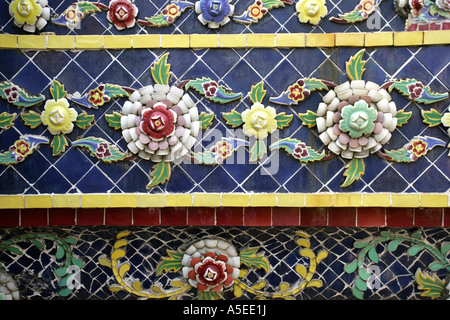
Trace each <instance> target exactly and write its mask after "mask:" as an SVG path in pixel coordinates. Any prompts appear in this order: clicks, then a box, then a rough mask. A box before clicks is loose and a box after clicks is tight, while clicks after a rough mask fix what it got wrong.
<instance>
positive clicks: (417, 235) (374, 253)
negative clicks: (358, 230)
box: [344, 231, 450, 299]
mask: <svg viewBox="0 0 450 320" xmlns="http://www.w3.org/2000/svg"><path fill="white" fill-rule="evenodd" d="M384 242H388V245H387V249H388V250H389V251H390V252H395V251H396V250H397V249H398V248H399V246H400V245H401V244H402V243H403V244H404V243H411V246H410V247H409V248H408V250H407V254H408V256H415V255H417V254H418V253H419V252H421V251H423V250H426V251H428V252H429V253H430V254H431V255H433V256H434V257H435V259H436V260H435V261H434V262H431V263H430V264H429V265H428V268H429V269H430V270H431V271H433V272H436V271H439V270H446V271H447V273H449V272H450V263H449V261H448V260H447V259H446V255H447V254H448V252H449V250H450V244H449V243H445V242H444V243H443V244H442V246H441V248H440V250H439V249H438V248H436V247H435V246H433V245H431V244H430V243H429V242H428V241H426V240H425V239H423V238H422V234H421V232H420V231H416V232H414V233H412V234H411V235H404V234H396V233H391V232H389V231H382V232H381V233H380V236H379V237H376V238H370V239H367V240H363V241H355V243H354V244H353V246H354V247H355V248H357V249H361V252H360V254H358V257H357V258H356V259H355V260H353V261H352V262H350V263H348V264H347V265H346V266H345V268H344V270H345V272H346V273H349V274H351V273H355V274H356V278H355V281H354V287H353V290H352V293H353V295H354V296H355V297H356V298H358V299H364V292H365V291H367V289H368V288H369V287H370V286H369V284H370V282H371V281H372V280H373V279H372V276H371V272H369V271H367V270H368V268H367V267H366V265H367V264H366V261H368V262H369V263H378V262H379V260H380V258H379V250H377V247H378V245H380V244H382V243H384ZM415 276H416V282H417V284H418V288H419V290H422V291H424V292H423V293H422V294H421V295H422V296H424V297H430V298H432V299H436V298H439V297H441V296H442V294H443V293H444V289H445V287H446V283H445V281H443V280H441V279H439V278H438V277H437V276H436V275H433V276H430V275H429V274H428V273H426V272H422V270H421V269H420V268H419V269H417V271H416V275H415ZM447 279H448V278H447ZM447 281H448V280H447ZM448 286H449V284H448V283H447V289H448Z"/></svg>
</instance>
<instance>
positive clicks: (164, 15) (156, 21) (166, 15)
mask: <svg viewBox="0 0 450 320" xmlns="http://www.w3.org/2000/svg"><path fill="white" fill-rule="evenodd" d="M192 8H194V4H193V3H192V2H189V1H171V2H170V4H168V5H167V6H166V7H165V8H164V9H162V10H161V12H160V13H158V14H156V15H154V16H152V17H150V18H145V19H139V20H138V21H137V23H138V24H139V25H142V26H146V27H157V28H160V27H167V26H170V25H172V24H173V23H174V22H175V21H176V20H177V18H178V17H179V16H181V14H182V13H183V12H185V11H186V10H187V9H192Z"/></svg>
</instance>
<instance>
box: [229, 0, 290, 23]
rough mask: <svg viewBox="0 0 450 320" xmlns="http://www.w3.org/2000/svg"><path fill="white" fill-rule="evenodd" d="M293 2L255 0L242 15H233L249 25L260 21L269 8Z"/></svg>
mask: <svg viewBox="0 0 450 320" xmlns="http://www.w3.org/2000/svg"><path fill="white" fill-rule="evenodd" d="M293 3H294V2H293V1H292V0H255V2H254V3H253V4H252V5H250V6H249V7H248V8H247V10H245V11H244V12H243V13H242V14H241V15H239V16H233V20H234V21H236V22H239V23H244V24H248V25H249V24H253V23H258V22H259V20H261V19H262V18H263V17H264V16H265V15H266V14H267V13H268V12H269V10H272V9H275V8H279V7H284V6H285V5H286V4H287V5H291V4H293Z"/></svg>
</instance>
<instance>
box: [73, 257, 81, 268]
mask: <svg viewBox="0 0 450 320" xmlns="http://www.w3.org/2000/svg"><path fill="white" fill-rule="evenodd" d="M72 264H73V265H74V266H77V267H78V268H82V267H83V261H82V260H80V259H77V258H74V257H72Z"/></svg>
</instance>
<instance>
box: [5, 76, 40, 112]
mask: <svg viewBox="0 0 450 320" xmlns="http://www.w3.org/2000/svg"><path fill="white" fill-rule="evenodd" d="M0 97H1V98H3V99H5V100H6V101H8V103H11V104H13V105H14V106H16V107H23V108H29V107H32V106H36V105H38V104H40V103H41V102H43V101H45V97H44V96H43V95H42V94H40V95H31V94H30V93H28V92H27V91H25V89H22V88H20V87H19V86H17V85H15V84H14V83H12V82H11V81H3V82H1V83H0Z"/></svg>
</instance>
